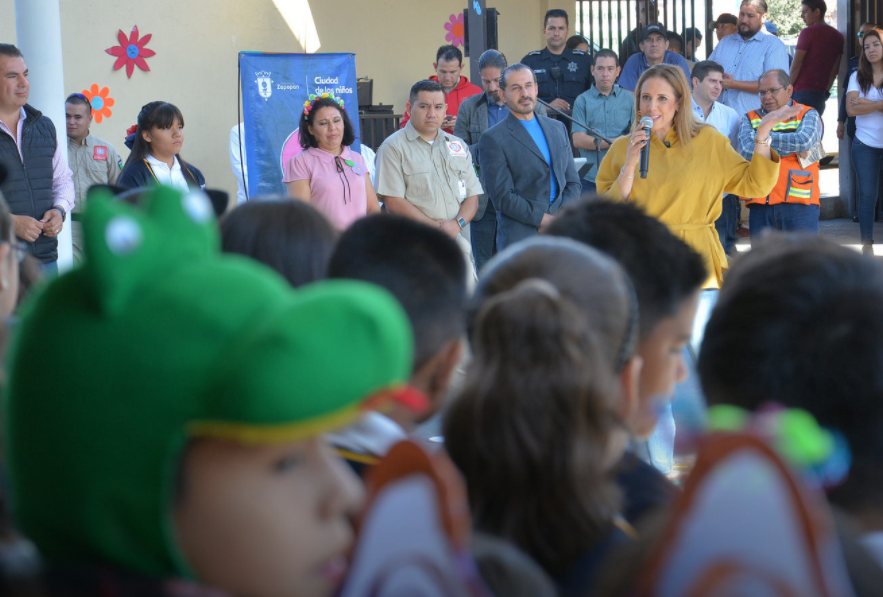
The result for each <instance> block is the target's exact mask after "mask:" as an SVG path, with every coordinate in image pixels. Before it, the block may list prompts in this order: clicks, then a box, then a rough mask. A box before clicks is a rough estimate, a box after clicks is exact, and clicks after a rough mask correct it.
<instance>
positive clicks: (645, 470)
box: [547, 199, 707, 522]
mask: <svg viewBox="0 0 883 597" xmlns="http://www.w3.org/2000/svg"><path fill="white" fill-rule="evenodd" d="M547 232H548V234H549V235H551V236H564V237H567V238H572V239H574V240H578V241H580V242H583V243H585V244H587V245H589V246H591V247H594V248H595V249H598V250H599V251H602V252H603V253H606V254H607V255H609V256H611V257H612V258H613V259H615V260H616V261H617V262H618V263H619V264H620V265H621V266H622V267H623V269H625V271H626V273H627V274H628V275H629V278H630V279H631V281H632V284H633V285H634V288H635V294H636V295H637V299H638V310H639V312H640V317H639V324H638V327H639V339H638V344H637V348H636V350H635V352H636V354H637V355H638V356H640V357H641V359H642V360H643V367H642V368H641V373H640V379H639V383H638V388H639V390H638V400H637V403H638V406H637V408H636V409H634V411H633V412H632V414H631V416H630V417H629V418H628V419H627V420H626V423H627V424H628V427H629V430H630V431H631V434H632V438H633V439H635V440H638V441H641V440H646V439H647V438H648V437H649V436H650V434H651V433H653V430H654V429H655V427H656V424H657V421H658V419H659V413H660V412H661V411H662V409H663V408H665V407H666V406H667V405H668V404H669V402H670V401H671V398H672V395H673V393H674V386H675V384H676V383H678V382H680V381H683V380H684V379H686V376H687V368H686V365H685V363H684V357H683V353H684V348H685V347H686V345H687V343H688V342H689V341H690V337H691V334H692V330H693V319H694V317H695V315H696V307H697V305H698V302H699V293H700V291H701V288H702V284H703V283H704V282H705V279H706V277H707V273H706V271H705V266H704V263H703V261H702V258H701V257H700V256H699V254H698V253H696V252H695V251H693V249H691V248H690V247H689V246H688V245H687V244H686V243H685V242H683V241H681V240H680V239H678V238H677V237H676V236H675V235H673V234H672V233H671V232H670V231H669V230H668V228H667V227H666V226H665V225H664V224H662V223H660V222H659V221H658V220H656V219H655V218H653V217H651V216H648V215H647V214H645V213H644V212H643V211H641V210H640V209H639V208H637V207H635V206H634V205H632V204H630V203H614V202H611V201H605V200H600V199H598V200H588V201H581V202H579V203H577V204H575V205H572V206H570V207H569V208H568V209H566V210H564V211H563V212H562V213H561V215H560V216H559V217H557V218H555V220H554V221H553V222H552V224H551V225H550V226H549V229H548V230H547ZM619 482H620V487H621V488H622V489H623V491H624V493H625V510H624V514H625V516H626V518H627V519H628V520H629V521H630V522H636V521H637V520H638V519H639V518H640V517H642V516H644V515H645V514H646V513H647V512H648V511H649V510H651V509H653V508H656V507H659V506H663V505H666V504H669V503H671V501H672V499H673V498H674V496H675V491H674V488H673V486H672V485H671V484H670V483H669V482H668V481H667V479H666V478H665V477H664V476H663V475H662V474H661V473H659V472H658V471H657V470H656V469H655V468H653V467H652V466H650V465H648V464H646V463H644V462H643V461H642V460H640V459H639V458H637V457H636V456H634V455H633V454H631V453H629V454H627V455H626V457H625V459H624V461H623V466H622V473H621V475H620V477H619Z"/></svg>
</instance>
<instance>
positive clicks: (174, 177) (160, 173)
mask: <svg viewBox="0 0 883 597" xmlns="http://www.w3.org/2000/svg"><path fill="white" fill-rule="evenodd" d="M145 159H146V160H147V163H148V164H150V168H151V170H153V175H154V176H156V180H157V181H159V183H160V184H164V185H166V186H169V187H172V188H175V189H179V190H181V191H188V190H190V187H189V186H188V185H187V179H186V178H184V171H183V170H181V162H179V161H178V156H175V165H174V166H173V167H172V168H169V165H168V164H166V163H165V162H161V161H159V160H158V159H156V158H155V157H153V156H152V155H148V156H147V157H146V158H145Z"/></svg>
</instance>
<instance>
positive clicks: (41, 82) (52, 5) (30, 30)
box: [15, 0, 73, 271]
mask: <svg viewBox="0 0 883 597" xmlns="http://www.w3.org/2000/svg"><path fill="white" fill-rule="evenodd" d="M15 34H16V38H17V43H18V48H19V49H20V50H21V52H22V54H24V57H25V63H26V64H27V67H28V70H29V71H30V72H29V78H30V81H31V93H30V97H29V98H28V103H29V104H31V105H32V106H34V107H35V108H36V109H37V110H39V111H41V112H42V113H43V114H44V115H45V116H47V117H48V118H49V119H50V120H52V123H53V124H54V125H55V134H56V136H57V138H58V143H59V145H60V146H61V148H62V150H63V151H62V152H61V155H62V156H63V157H64V161H65V162H67V126H66V125H65V116H64V98H65V97H66V95H67V94H66V93H65V90H64V63H63V61H62V53H61V17H60V16H59V12H58V0H15ZM70 221H71V220H70V214H68V219H67V222H65V225H64V227H63V228H62V231H61V234H59V235H58V269H59V270H60V271H63V270H66V269H69V268H70V267H71V266H72V265H73V252H72V247H71V232H70V230H71V227H70Z"/></svg>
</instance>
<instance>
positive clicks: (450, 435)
mask: <svg viewBox="0 0 883 597" xmlns="http://www.w3.org/2000/svg"><path fill="white" fill-rule="evenodd" d="M544 242H548V240H546V241H544ZM559 242H560V241H559ZM550 245H553V246H554V242H553V243H550ZM546 248H547V249H548V247H546ZM599 257H600V255H599ZM504 258H505V256H504ZM602 259H604V258H602ZM606 261H607V260H606V259H604V262H606ZM589 269H591V268H589ZM495 271H499V270H495V269H493V268H489V269H488V270H487V273H486V274H485V279H487V277H488V276H490V277H491V278H493V275H494V273H493V272H495ZM611 271H612V272H616V271H617V270H616V269H612V270H611ZM579 273H580V272H577V273H576V275H579ZM602 277H603V276H602ZM611 281H612V282H613V283H614V285H615V284H616V278H615V277H613V278H612V279H608V280H607V282H611ZM471 340H472V348H473V361H472V363H471V365H470V368H469V370H468V372H467V375H466V380H465V382H464V385H463V388H462V390H461V392H460V394H459V396H458V397H457V398H456V399H455V400H454V401H453V403H452V404H451V405H450V407H449V409H448V411H447V413H446V415H445V420H444V428H443V431H444V436H445V443H446V446H447V449H448V453H449V454H450V455H451V458H452V460H453V461H454V462H455V464H457V466H458V467H459V468H460V470H461V472H462V473H463V475H464V477H465V478H466V483H467V487H468V491H469V500H470V506H471V509H472V513H473V519H474V521H475V524H476V528H478V529H480V530H483V531H486V532H488V533H491V534H494V535H498V536H501V537H504V538H506V539H508V540H510V541H512V542H513V543H514V544H516V545H517V546H518V547H520V548H521V549H523V550H524V551H525V552H527V553H528V554H529V555H530V556H531V557H533V558H534V559H535V560H536V561H537V562H538V563H540V565H541V566H543V568H544V569H546V570H547V571H549V572H550V573H551V574H560V573H563V572H564V571H565V570H566V569H567V568H568V567H569V566H570V565H571V564H572V563H573V562H574V560H575V559H576V558H577V557H579V556H580V555H582V554H583V553H585V552H586V551H587V550H588V549H589V548H590V547H591V546H592V545H593V544H594V543H595V542H596V541H598V540H600V539H601V538H602V537H603V536H604V533H605V532H606V531H607V530H609V529H608V525H609V517H610V515H611V514H612V513H614V512H616V511H617V509H618V492H617V490H616V487H615V484H614V483H613V482H612V481H611V480H610V476H609V471H610V468H611V467H612V466H613V465H614V464H615V463H616V462H617V461H618V460H619V458H620V457H621V455H622V451H623V449H624V447H625V434H624V433H623V430H622V424H621V422H620V421H621V418H620V414H619V411H620V406H621V405H620V402H621V397H620V386H619V383H618V382H617V377H616V374H615V373H614V371H613V367H612V366H611V364H610V357H609V351H608V350H607V347H606V346H603V343H601V342H599V341H598V339H597V334H596V333H595V331H594V328H593V326H592V325H591V323H590V320H589V317H588V315H587V314H586V312H585V310H584V308H583V307H582V306H581V307H580V308H578V307H577V306H575V305H574V303H573V302H572V301H571V300H570V299H569V298H567V297H566V296H565V295H564V293H563V292H561V291H559V290H558V289H556V287H554V286H553V285H552V284H551V283H550V282H549V281H547V280H543V279H540V278H532V277H528V278H525V279H524V280H521V281H520V282H517V283H515V285H514V286H512V287H511V288H509V289H507V290H501V291H500V292H498V293H495V294H492V295H490V296H485V297H484V300H483V303H482V305H481V307H480V308H479V309H478V313H477V314H476V315H475V318H474V321H473V322H472V330H471Z"/></svg>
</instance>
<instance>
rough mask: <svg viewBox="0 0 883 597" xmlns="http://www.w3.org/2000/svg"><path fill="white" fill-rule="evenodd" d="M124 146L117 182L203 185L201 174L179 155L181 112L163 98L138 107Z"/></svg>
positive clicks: (128, 184)
mask: <svg viewBox="0 0 883 597" xmlns="http://www.w3.org/2000/svg"><path fill="white" fill-rule="evenodd" d="M126 132H127V133H128V137H126V147H128V148H129V149H131V150H132V153H130V154H129V159H127V160H126V165H125V166H123V171H122V173H121V174H120V178H119V180H118V181H117V184H118V185H120V186H121V187H125V188H127V189H128V188H138V187H147V186H153V185H158V184H162V185H166V186H170V187H175V188H178V189H181V190H183V191H186V190H187V189H189V188H197V189H205V177H204V176H203V175H202V172H200V171H199V170H198V169H197V168H195V167H194V166H192V165H190V164H188V163H187V162H185V161H184V160H183V159H182V158H181V156H180V152H181V147H182V146H183V145H184V116H183V115H182V114H181V110H179V109H178V108H177V106H174V105H172V104H170V103H167V102H150V103H149V104H145V105H144V107H142V108H141V112H140V113H139V114H138V124H136V125H135V126H133V127H131V128H130V129H129V130H128V131H126Z"/></svg>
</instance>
